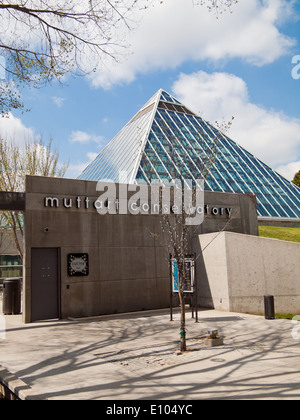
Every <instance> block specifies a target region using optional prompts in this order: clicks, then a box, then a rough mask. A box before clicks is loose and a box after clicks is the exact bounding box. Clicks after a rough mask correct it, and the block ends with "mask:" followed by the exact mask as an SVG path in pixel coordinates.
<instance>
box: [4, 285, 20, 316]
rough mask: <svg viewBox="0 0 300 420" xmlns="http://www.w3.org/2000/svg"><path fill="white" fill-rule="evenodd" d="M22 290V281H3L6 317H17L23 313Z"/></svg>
mask: <svg viewBox="0 0 300 420" xmlns="http://www.w3.org/2000/svg"><path fill="white" fill-rule="evenodd" d="M21 288H22V279H20V278H10V279H5V280H3V305H2V312H3V314H4V315H17V314H20V313H21Z"/></svg>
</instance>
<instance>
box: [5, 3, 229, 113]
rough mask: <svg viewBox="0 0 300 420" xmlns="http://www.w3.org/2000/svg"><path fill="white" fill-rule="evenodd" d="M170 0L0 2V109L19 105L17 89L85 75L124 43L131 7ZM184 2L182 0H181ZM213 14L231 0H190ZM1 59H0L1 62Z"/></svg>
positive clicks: (131, 24)
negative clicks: (66, 77)
mask: <svg viewBox="0 0 300 420" xmlns="http://www.w3.org/2000/svg"><path fill="white" fill-rule="evenodd" d="M166 1H172V0H81V1H77V0H59V1H58V0H47V1H46V0H0V80H1V73H3V72H5V73H6V74H7V76H8V80H7V81H3V80H2V82H0V112H2V113H3V114H5V113H7V112H8V111H10V110H13V109H17V108H24V105H23V103H22V100H21V97H20V92H19V88H20V87H21V86H23V85H30V86H33V87H38V86H40V85H41V84H43V83H48V82H50V81H52V80H57V79H58V80H62V78H63V76H64V75H66V74H68V73H73V74H76V75H78V74H83V75H87V74H89V73H90V72H93V71H94V70H96V68H98V67H99V66H101V65H102V63H103V59H104V57H106V56H108V55H109V56H111V57H113V58H116V57H118V55H119V54H120V47H124V48H126V47H128V45H127V32H128V31H129V30H132V29H134V28H135V27H136V26H137V25H138V24H139V22H138V19H137V17H136V15H135V12H136V11H137V10H144V9H148V8H149V7H150V6H152V5H154V6H157V7H158V6H159V4H160V3H163V2H166ZM182 1H183V2H184V0H182ZM191 1H193V3H194V4H195V5H206V6H207V7H208V8H209V9H210V10H215V11H216V12H217V15H218V14H219V13H220V12H222V11H223V10H225V9H228V8H230V6H231V5H232V4H233V3H236V0H199V1H197V0H191ZM1 59H2V60H1Z"/></svg>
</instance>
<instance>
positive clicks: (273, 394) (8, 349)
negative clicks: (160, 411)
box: [0, 308, 300, 400]
mask: <svg viewBox="0 0 300 420" xmlns="http://www.w3.org/2000/svg"><path fill="white" fill-rule="evenodd" d="M0 309H1V308H0ZM1 319H2V324H3V323H5V338H2V339H1V338H0V365H2V367H3V368H2V369H0V381H1V375H2V374H3V372H5V375H6V380H8V381H9V375H8V374H7V372H9V374H11V375H12V378H13V381H14V383H15V384H19V383H18V381H21V382H20V383H21V384H22V386H21V388H20V390H21V391H22V392H21V393H20V398H21V399H27V398H28V399H49V400H60V399H66V400H72V399H73V400H78V399H82V400H91V399H95V400H103V399H106V400H142V399H146V400H153V399H154V400H190V399H195V400H199V399H235V400H236V399H282V400H285V399H300V377H299V370H300V339H299V340H295V339H293V337H292V330H293V328H294V324H292V322H291V321H288V320H274V321H267V320H265V319H264V318H263V317H259V316H253V315H245V314H233V313H226V312H218V311H213V310H211V311H210V310H205V311H200V312H199V323H198V324H197V323H195V320H193V319H192V318H191V315H190V314H188V315H187V337H188V349H189V351H188V352H187V353H185V354H182V355H178V354H177V353H176V350H178V347H179V313H176V314H175V317H174V319H175V321H174V322H170V320H169V314H168V313H167V312H166V311H162V312H159V311H154V312H150V313H137V314H125V315H116V316H111V317H99V318H97V319H89V320H61V321H57V320H53V321H46V322H37V323H33V324H23V323H22V316H21V315H17V316H15V315H12V316H4V317H3V316H2V318H1ZM214 327H217V328H219V330H220V332H221V335H222V336H223V337H224V346H221V347H215V348H209V347H207V346H206V345H205V340H204V338H205V337H206V336H207V329H209V328H214ZM16 391H18V387H16Z"/></svg>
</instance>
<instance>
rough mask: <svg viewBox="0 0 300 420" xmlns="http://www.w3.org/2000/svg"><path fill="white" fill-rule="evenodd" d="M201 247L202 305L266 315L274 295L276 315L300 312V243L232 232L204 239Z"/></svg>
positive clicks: (200, 298)
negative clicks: (266, 300)
mask: <svg viewBox="0 0 300 420" xmlns="http://www.w3.org/2000/svg"><path fill="white" fill-rule="evenodd" d="M197 242H198V244H197ZM199 244H200V246H201V249H202V250H204V251H203V258H201V259H199V260H198V262H197V275H198V279H199V290H200V296H199V300H200V305H202V306H205V307H214V308H216V309H221V310H227V311H232V312H242V313H247V312H248V313H264V299H263V297H264V295H267V294H271V295H274V296H275V309H276V312H277V313H292V314H299V313H300V244H297V243H293V242H286V241H279V240H276V239H268V238H260V237H254V236H248V235H240V234H235V233H230V232H222V233H220V234H219V235H217V237H216V235H215V234H208V235H202V236H199V238H198V241H196V240H195V241H194V247H195V248H198V249H199Z"/></svg>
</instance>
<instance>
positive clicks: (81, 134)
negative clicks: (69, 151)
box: [70, 130, 105, 146]
mask: <svg viewBox="0 0 300 420" xmlns="http://www.w3.org/2000/svg"><path fill="white" fill-rule="evenodd" d="M70 142H71V143H83V144H84V143H91V142H94V143H97V144H98V145H99V146H101V145H103V144H104V142H105V138H104V137H103V136H96V135H94V134H89V133H87V132H85V131H80V130H78V131H72V134H71V137H70Z"/></svg>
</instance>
